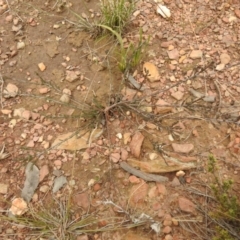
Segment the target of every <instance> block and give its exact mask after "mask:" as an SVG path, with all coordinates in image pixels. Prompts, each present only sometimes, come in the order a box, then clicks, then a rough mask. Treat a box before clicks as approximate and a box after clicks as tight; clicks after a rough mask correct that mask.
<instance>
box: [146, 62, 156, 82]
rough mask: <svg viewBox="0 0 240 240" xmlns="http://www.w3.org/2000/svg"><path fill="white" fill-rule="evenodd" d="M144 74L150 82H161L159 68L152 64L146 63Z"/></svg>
mask: <svg viewBox="0 0 240 240" xmlns="http://www.w3.org/2000/svg"><path fill="white" fill-rule="evenodd" d="M143 74H144V75H145V76H146V77H147V78H148V80H149V81H150V82H155V81H159V79H160V75H159V71H158V68H157V67H156V66H155V65H154V64H153V63H150V62H146V63H144V65H143Z"/></svg>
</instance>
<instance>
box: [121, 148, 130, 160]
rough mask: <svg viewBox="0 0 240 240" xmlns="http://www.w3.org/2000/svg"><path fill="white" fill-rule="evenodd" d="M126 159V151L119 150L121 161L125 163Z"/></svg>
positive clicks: (123, 149)
mask: <svg viewBox="0 0 240 240" xmlns="http://www.w3.org/2000/svg"><path fill="white" fill-rule="evenodd" d="M127 158H128V151H127V150H126V149H125V148H121V159H122V160H123V161H126V160H127Z"/></svg>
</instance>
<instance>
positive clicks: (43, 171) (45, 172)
mask: <svg viewBox="0 0 240 240" xmlns="http://www.w3.org/2000/svg"><path fill="white" fill-rule="evenodd" d="M48 174H49V168H48V165H43V166H42V167H41V168H40V172H39V182H41V181H42V180H43V179H44V178H45V177H46V176H47V175H48Z"/></svg>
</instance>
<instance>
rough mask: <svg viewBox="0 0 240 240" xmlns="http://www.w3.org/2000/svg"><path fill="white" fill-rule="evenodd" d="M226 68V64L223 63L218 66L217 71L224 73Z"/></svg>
mask: <svg viewBox="0 0 240 240" xmlns="http://www.w3.org/2000/svg"><path fill="white" fill-rule="evenodd" d="M224 68H225V64H223V63H220V64H218V65H217V66H216V70H217V71H222V70H223V69H224Z"/></svg>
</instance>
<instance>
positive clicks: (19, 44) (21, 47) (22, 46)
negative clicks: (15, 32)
mask: <svg viewBox="0 0 240 240" xmlns="http://www.w3.org/2000/svg"><path fill="white" fill-rule="evenodd" d="M23 48H25V43H24V42H18V43H17V49H23Z"/></svg>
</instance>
